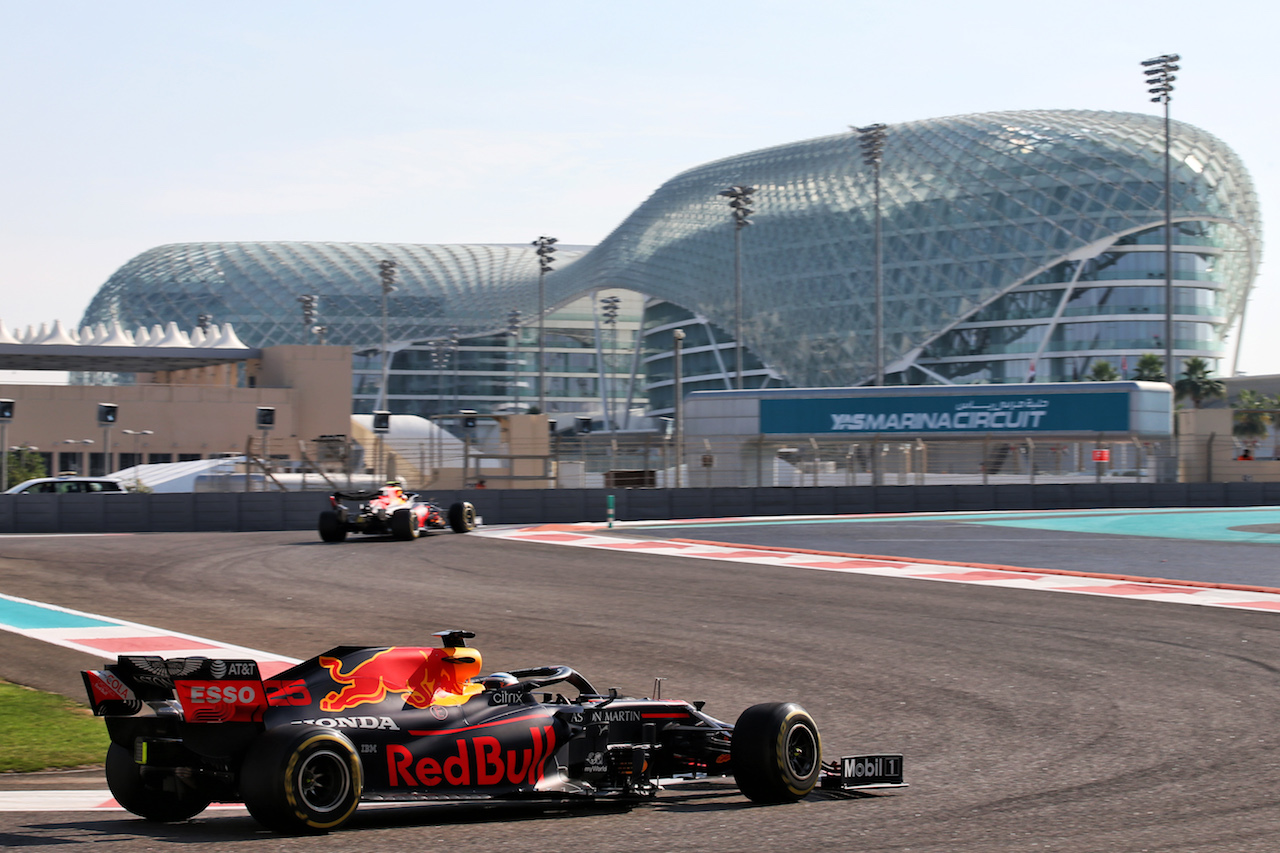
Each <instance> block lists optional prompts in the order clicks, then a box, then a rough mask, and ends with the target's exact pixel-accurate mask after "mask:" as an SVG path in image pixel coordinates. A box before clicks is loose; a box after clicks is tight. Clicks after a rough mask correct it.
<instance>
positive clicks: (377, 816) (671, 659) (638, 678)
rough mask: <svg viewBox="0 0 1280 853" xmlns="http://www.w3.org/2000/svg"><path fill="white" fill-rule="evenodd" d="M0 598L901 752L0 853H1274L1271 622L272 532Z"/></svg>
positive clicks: (133, 834)
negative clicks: (575, 793)
mask: <svg viewBox="0 0 1280 853" xmlns="http://www.w3.org/2000/svg"><path fill="white" fill-rule="evenodd" d="M773 530H774V531H776V530H777V528H774V529H773ZM997 532H998V534H999V535H1000V536H1007V535H1008V534H1007V531H1003V530H1001V531H997ZM1052 536H1053V537H1061V536H1062V534H1052ZM697 538H713V537H710V536H705V535H702V534H699V536H698V537H697ZM754 541H755V542H756V543H757V544H773V543H776V541H777V540H776V539H775V538H773V537H772V536H771V537H770V538H769V539H768V541H761V540H759V539H757V540H754ZM1144 543H1145V540H1141V541H1139V542H1138V543H1137V547H1139V548H1140V547H1142V546H1143V544H1144ZM805 547H817V546H816V545H815V544H814V543H813V542H812V540H810V542H809V544H808V545H806V546H805ZM974 547H975V549H976V548H977V546H976V545H975V546H974ZM1024 547H1025V549H1026V551H1027V553H1029V554H1031V555H1033V556H1039V553H1038V552H1037V550H1036V548H1037V546H1035V545H1034V543H1028V544H1027V545H1026V546H1024ZM1111 547H1113V548H1117V549H1119V546H1111ZM857 550H859V551H863V552H866V551H875V550H882V549H880V548H878V547H866V548H862V547H860V548H858V549H857ZM883 550H890V551H900V549H883ZM965 556H967V557H968V558H969V559H972V560H973V561H976V562H1010V560H1008V559H1007V558H1005V557H1002V556H999V555H992V554H986V555H984V556H985V558H984V559H980V560H979V559H978V556H979V555H978V554H977V553H976V552H975V553H969V554H966V555H965ZM1118 556H1119V557H1120V558H1121V559H1123V558H1124V554H1120V553H1118ZM1029 562H1039V561H1038V560H1033V561H1029ZM1100 568H1101V567H1100ZM1106 568H1108V569H1115V568H1116V567H1115V566H1111V565H1108V566H1106ZM0 590H2V591H4V592H6V593H9V594H13V595H19V596H23V597H27V598H31V599H36V600H40V601H49V602H54V603H57V604H61V605H64V606H68V607H72V608H76V609H82V610H88V611H91V612H97V613H103V614H106V615H109V616H113V617H117V618H124V619H130V620H136V621H139V622H144V623H148V624H153V625H158V626H161V627H167V628H170V629H174V630H182V631H187V632H191V633H194V634H198V635H203V636H209V637H215V638H225V639H229V640H232V641H234V642H237V643H242V644H245V645H249V646H252V647H257V648H263V649H269V650H272V651H275V652H279V653H283V654H287V655H292V656H295V657H307V656H310V655H312V654H315V653H317V652H319V651H322V650H324V649H326V648H328V647H330V646H333V645H336V644H339V643H369V644H387V643H408V644H423V643H428V642H430V641H431V638H430V634H431V633H432V632H434V631H437V630H440V629H443V628H466V629H470V630H473V631H475V632H476V633H477V635H478V636H477V638H476V640H475V641H473V642H474V644H475V645H476V647H477V648H479V649H480V650H481V651H482V652H483V653H484V655H485V668H486V669H506V668H514V667H517V666H522V665H533V664H539V663H567V664H570V665H572V666H575V667H576V668H578V669H580V670H581V671H582V672H584V673H585V674H586V675H587V676H588V677H590V678H591V679H592V680H593V681H594V682H596V683H597V684H603V685H609V686H617V687H619V688H621V689H622V690H624V691H626V692H632V693H639V694H641V695H648V694H649V693H650V692H651V690H652V684H653V679H654V678H655V677H664V678H666V679H667V680H666V681H665V682H664V685H663V692H664V695H667V696H679V697H682V698H687V699H704V700H706V701H707V707H706V710H707V711H708V712H709V713H711V714H713V715H716V716H719V717H721V718H722V719H727V720H733V719H734V718H736V716H737V714H738V713H739V712H740V711H741V710H742V709H744V708H745V707H747V706H748V705H750V704H752V703H755V702H761V701H777V700H794V701H798V702H800V703H801V704H803V705H805V706H806V707H807V708H808V709H809V710H810V712H812V713H813V715H814V716H815V717H816V718H817V720H818V723H819V725H820V726H821V728H822V735H823V742H824V751H825V752H826V754H827V756H828V757H834V756H838V755H840V754H842V753H846V754H847V753H852V752H855V751H869V752H874V751H901V752H903V753H905V754H906V756H907V765H906V768H907V777H908V781H910V782H911V785H912V787H910V788H908V789H905V790H900V791H895V792H892V793H886V794H881V795H877V796H871V797H840V796H831V795H822V794H816V795H813V796H811V797H810V798H808V799H807V800H805V801H803V802H802V803H799V804H796V805H792V806H778V807H769V808H761V807H753V806H750V805H748V804H747V802H746V801H745V800H744V799H743V798H742V797H741V796H740V795H738V794H737V792H736V791H735V790H734V789H733V788H732V785H723V784H722V785H718V786H707V787H702V788H694V789H681V790H673V791H667V792H664V793H663V794H662V795H660V796H659V798H658V799H657V800H656V801H655V802H653V803H652V804H649V805H644V806H640V807H638V808H635V809H632V810H629V811H615V810H608V809H587V810H579V811H570V812H561V811H554V810H551V811H547V810H530V809H524V810H520V811H514V812H513V811H504V810H493V809H490V810H475V809H443V810H440V809H413V810H410V811H407V812H405V811H400V812H396V813H394V814H390V815H389V814H387V813H379V812H376V811H372V810H371V811H368V812H364V811H362V812H361V813H360V814H358V815H357V818H356V820H355V821H354V822H353V824H352V825H351V827H350V828H349V829H346V830H344V831H341V832H337V833H333V834H331V835H328V836H325V837H322V838H307V839H297V838H283V837H277V836H273V835H271V834H269V833H267V832H265V831H263V830H260V829H259V828H258V826H257V824H255V823H254V822H253V821H252V820H251V819H250V818H249V817H248V816H247V815H243V814H234V813H233V814H223V813H218V812H209V813H207V815H206V816H203V817H201V818H200V819H198V820H196V821H193V822H191V823H187V824H180V825H172V826H153V825H150V824H147V823H145V822H143V821H141V820H138V819H136V818H133V817H132V816H129V815H127V814H124V813H44V812H36V813H0V846H5V847H28V846H29V847H33V848H41V849H54V850H76V849H77V848H78V846H79V845H87V844H90V843H92V844H94V845H95V846H94V848H93V849H94V851H95V853H100V852H101V851H117V850H119V851H126V850H128V851H133V850H143V849H150V850H164V849H182V850H205V849H214V848H215V847H217V848H218V849H223V848H226V847H227V846H228V845H231V846H237V845H240V846H243V844H244V843H245V842H249V843H251V844H252V845H253V846H252V848H251V849H253V850H255V851H258V850H261V851H276V850H307V851H311V850H324V851H368V850H382V849H403V850H445V849H447V850H451V851H485V853H492V851H494V850H498V849H510V848H514V847H519V848H521V849H546V850H576V849H586V850H592V851H660V850H662V851H665V850H715V851H737V850H742V851H747V850H750V851H761V850H795V851H818V850H823V851H826V850H842V851H863V850H865V851H948V853H952V851H954V853H969V852H970V851H972V853H979V851H980V852H981V853H988V851H1017V853H1025V851H1041V850H1062V851H1073V853H1078V851H1143V850H1150V851H1272V850H1274V849H1275V847H1276V843H1275V835H1276V823H1277V817H1276V816H1277V813H1278V812H1277V807H1278V806H1280V680H1278V679H1277V672H1278V671H1280V614H1272V613H1259V612H1244V611H1236V610H1231V609H1225V608H1209V607H1192V606H1186V605H1174V604H1164V603H1156V602H1143V601H1134V600H1127V599H1117V598H1101V597H1093V596H1084V595H1066V594H1051V593H1043V592H1033V591H1023V590H1013V589H997V588H985V587H981V586H973V585H958V584H943V583H933V582H925V581H911V580H900V579H893V578H880V577H872V576H864V575H846V574H833V573H827V572H808V571H796V570H788V569H783V568H777V567H766V566H752V565H742V564H729V563H717V562H711V561H704V560H685V559H679V558H670V557H661V556H654V555H651V554H644V553H634V552H628V553H609V554H602V553H601V552H599V551H590V550H579V549H572V548H564V547H558V546H554V545H541V544H534V543H516V542H503V541H492V540H486V539H482V538H479V537H475V536H456V535H445V536H437V537H433V538H430V539H426V540H420V541H417V542H394V541H389V540H360V541H350V542H348V543H346V544H342V545H322V544H320V543H319V542H318V541H316V540H315V537H314V536H312V535H310V534H305V533H304V534H298V533H279V532H273V533H243V534H165V535H159V534H157V535H139V536H113V537H99V536H84V537H70V538H46V539H35V538H32V539H16V538H14V539H10V538H2V539H0ZM93 662H94V661H93V660H89V661H86V660H85V659H84V658H83V656H80V655H76V654H73V653H71V652H66V651H62V650H59V649H57V648H54V647H50V646H42V645H40V644H37V643H34V642H32V641H28V640H24V639H22V638H18V637H16V636H15V635H10V634H7V633H3V632H0V677H6V678H10V679H13V680H17V681H20V682H23V683H28V684H32V685H34V686H40V687H47V688H53V689H64V690H68V691H69V692H72V693H75V692H77V691H78V686H79V681H78V675H77V674H76V670H78V668H79V667H81V666H82V665H85V664H86V663H93ZM55 781H56V780H55ZM13 784H17V783H16V782H14V783H13ZM32 784H35V783H32ZM0 787H4V785H3V784H0Z"/></svg>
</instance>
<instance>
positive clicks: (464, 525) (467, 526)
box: [449, 501, 476, 533]
mask: <svg viewBox="0 0 1280 853" xmlns="http://www.w3.org/2000/svg"><path fill="white" fill-rule="evenodd" d="M449 529H450V530H452V531H453V532H454V533H470V532H471V531H472V530H475V529H476V508H475V507H474V506H472V505H471V504H470V502H468V501H459V502H458V503H456V504H452V505H451V506H450V507H449Z"/></svg>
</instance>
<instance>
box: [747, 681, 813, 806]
mask: <svg viewBox="0 0 1280 853" xmlns="http://www.w3.org/2000/svg"><path fill="white" fill-rule="evenodd" d="M730 755H731V757H732V759H733V778H734V781H736V782H737V783H738V790H740V791H742V793H743V794H744V795H745V796H746V797H747V799H749V800H751V801H752V802H754V803H761V804H768V803H793V802H795V801H796V800H799V799H800V798H801V797H803V796H805V795H806V794H808V793H809V792H810V791H812V790H813V788H814V786H815V785H816V784H818V776H819V775H820V774H821V773H822V741H821V739H820V738H819V737H818V726H817V724H816V723H815V722H814V721H813V717H811V716H809V712H808V711H806V710H805V709H804V708H801V707H800V706H799V705H797V704H795V703H794V702H774V703H770V704H765V705H753V706H751V707H750V708H748V709H747V710H745V711H743V712H742V716H740V717H738V722H737V723H736V724H735V725H734V727H733V740H732V743H731V746H730Z"/></svg>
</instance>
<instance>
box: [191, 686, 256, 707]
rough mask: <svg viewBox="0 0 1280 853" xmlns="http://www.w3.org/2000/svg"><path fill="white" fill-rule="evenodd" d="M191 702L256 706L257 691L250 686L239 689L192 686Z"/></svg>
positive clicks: (232, 687) (235, 687) (233, 687)
mask: <svg viewBox="0 0 1280 853" xmlns="http://www.w3.org/2000/svg"><path fill="white" fill-rule="evenodd" d="M191 701H192V702H202V703H204V704H207V705H219V704H228V705H256V704H257V702H258V689H257V688H256V687H254V686H253V685H251V684H246V685H243V686H240V687H237V686H236V685H234V684H211V685H208V686H201V685H193V686H192V688H191Z"/></svg>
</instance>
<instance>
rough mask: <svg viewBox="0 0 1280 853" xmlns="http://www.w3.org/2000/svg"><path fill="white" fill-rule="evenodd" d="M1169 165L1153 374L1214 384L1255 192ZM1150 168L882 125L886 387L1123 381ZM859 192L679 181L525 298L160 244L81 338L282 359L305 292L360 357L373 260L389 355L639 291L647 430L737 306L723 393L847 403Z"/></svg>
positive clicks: (515, 265)
mask: <svg viewBox="0 0 1280 853" xmlns="http://www.w3.org/2000/svg"><path fill="white" fill-rule="evenodd" d="M1171 152H1172V156H1171V158H1170V160H1171V163H1172V166H1171V168H1172V188H1173V192H1172V197H1171V205H1172V217H1173V221H1174V223H1175V227H1174V229H1173V241H1172V242H1173V245H1172V259H1173V263H1172V276H1173V279H1174V284H1175V287H1174V288H1173V292H1174V299H1173V329H1174V340H1173V342H1172V345H1173V348H1174V354H1175V361H1178V360H1179V359H1183V358H1186V357H1189V356H1200V357H1203V358H1206V359H1208V360H1209V361H1210V362H1213V363H1215V364H1217V365H1218V367H1219V369H1220V370H1221V371H1222V372H1229V368H1230V364H1229V363H1223V362H1224V359H1227V357H1228V353H1227V352H1226V343H1227V340H1228V338H1229V335H1230V332H1231V331H1232V330H1233V329H1235V328H1238V325H1239V324H1240V322H1241V321H1242V317H1243V311H1244V306H1245V301H1246V297H1247V294H1248V291H1249V288H1250V287H1251V285H1252V282H1253V280H1254V277H1255V274H1256V272H1257V269H1258V265H1259V261H1260V255H1261V242H1260V227H1261V223H1260V215H1259V210H1258V201H1257V196H1256V193H1255V192H1254V189H1253V185H1252V182H1251V180H1250V178H1249V175H1248V172H1247V170H1246V169H1245V167H1244V165H1243V164H1242V163H1241V162H1240V160H1239V158H1238V157H1237V156H1236V155H1235V154H1234V152H1232V151H1231V150H1230V149H1229V148H1228V147H1227V146H1226V145H1225V144H1223V143H1222V142H1221V141H1219V140H1218V139H1217V138H1215V137H1214V136H1212V135H1211V134H1209V133H1206V132H1205V131H1203V130H1200V129H1198V128H1195V127H1193V126H1191V125H1187V124H1184V123H1181V122H1174V123H1173V125H1172V147H1171ZM1164 168H1165V154H1164V122H1163V119H1162V118H1160V117H1157V116H1154V115H1144V114H1134V113H1111V112H1088V111H1055V110H1043V111H1023V112H995V113H983V114H977V115H968V116H958V117H951V118H940V119H929V120H924V121H916V122H907V123H903V124H897V125H892V126H889V127H888V128H887V133H886V138H885V144H884V148H883V154H882V161H881V167H880V188H881V192H880V203H879V205H878V212H879V214H880V221H881V225H882V240H881V247H882V254H881V258H882V260H881V264H880V270H881V275H882V295H883V305H884V311H883V317H884V321H883V326H882V329H881V331H882V336H883V355H882V358H883V362H884V364H885V368H886V373H887V380H888V381H889V382H891V383H906V384H919V383H971V382H1025V381H1027V380H1028V379H1036V378H1038V379H1040V380H1071V379H1075V378H1082V377H1083V376H1084V375H1086V373H1087V372H1088V371H1089V370H1090V369H1091V368H1092V366H1093V365H1094V364H1095V363H1096V362H1098V361H1106V362H1108V363H1110V364H1111V365H1112V366H1113V367H1114V368H1116V369H1117V371H1121V372H1123V371H1125V370H1126V369H1128V370H1130V371H1131V370H1132V368H1133V367H1134V366H1135V365H1136V362H1137V359H1138V357H1139V356H1140V355H1142V354H1144V353H1157V354H1160V355H1162V354H1163V350H1164V347H1165V342H1164V340H1163V338H1164V328H1165V316H1166V306H1165V302H1166V300H1165V287H1164V280H1165V269H1164V258H1165V251H1164V244H1165V237H1164V230H1165V229H1164V221H1165V211H1164V204H1165V202H1164ZM731 186H750V187H753V188H754V192H753V194H752V201H753V203H752V208H753V209H754V213H753V214H752V215H751V217H750V219H751V221H752V224H751V225H750V227H745V228H742V229H740V232H739V233H737V234H736V237H737V238H738V240H737V241H735V230H736V229H735V224H734V219H733V217H732V215H731V211H730V208H729V206H728V204H727V201H728V199H727V198H725V197H724V196H722V195H721V192H722V191H723V190H725V189H726V188H728V187H731ZM874 186H875V184H874V181H873V172H872V167H871V166H870V165H869V164H868V163H867V162H866V161H865V159H864V157H863V154H862V150H861V148H860V145H859V135H858V134H854V133H845V134H839V135H834V136H829V137H823V138H820V139H812V140H805V141H802V142H796V143H792V144H788V145H782V146H777V147H774V148H769V149H764V150H761V151H754V152H750V153H747V154H742V155H738V156H735V157H730V158H727V159H724V160H718V161H716V162H713V163H709V164H706V165H703V166H699V167H697V168H695V169H691V170H689V171H687V172H684V173H682V174H680V175H677V176H676V177H674V178H673V179H672V180H670V181H668V182H667V183H666V184H664V185H663V186H662V187H660V188H659V189H658V190H657V191H656V192H655V193H654V194H653V195H652V196H651V197H650V198H649V199H648V200H647V201H646V202H644V203H643V204H642V205H641V206H640V207H639V208H637V210H636V211H635V212H634V213H632V214H631V215H630V216H629V217H628V218H627V219H626V220H625V221H624V222H623V223H622V224H621V225H620V226H619V227H618V228H617V229H615V230H614V231H613V233H611V234H610V235H609V236H608V237H607V238H606V239H605V240H604V241H603V242H602V243H601V244H600V245H599V246H596V247H595V248H592V249H590V250H583V249H582V248H581V247H579V248H578V249H576V250H563V251H562V252H561V253H560V254H559V255H558V256H557V258H556V261H557V263H556V268H555V269H554V270H553V271H552V272H550V273H548V274H547V275H546V276H545V279H544V280H543V284H544V287H545V290H544V296H543V299H542V300H539V296H538V290H539V267H538V263H537V256H536V255H535V253H534V249H533V247H532V246H527V247H523V246H522V247H512V246H426V245H423V246H418V245H402V244H396V245H390V244H388V245H383V244H310V243H307V244H303V243H261V244H186V245H181V246H165V247H160V248H158V249H153V250H151V251H149V252H146V253H144V254H143V255H140V256H139V257H138V258H135V259H134V260H133V261H130V262H129V263H128V264H126V265H125V266H124V267H122V268H121V269H120V271H119V272H117V273H116V274H115V275H113V276H112V277H111V279H110V280H109V281H108V282H107V283H106V285H104V286H103V288H102V290H101V291H100V292H99V293H98V295H97V296H96V297H95V299H94V300H93V302H92V304H91V305H90V306H89V309H88V311H87V312H86V314H85V318H84V324H86V325H88V324H97V323H100V322H106V323H108V324H109V323H110V322H112V321H119V322H120V323H121V325H123V326H125V327H132V326H151V325H154V324H156V323H160V324H164V323H167V322H169V321H171V320H176V321H178V322H179V323H181V324H189V323H191V322H193V321H194V320H195V319H196V317H197V316H198V315H199V314H201V313H208V314H212V315H213V316H214V320H215V321H216V322H232V323H234V325H235V329H236V331H237V333H238V334H239V336H240V338H241V339H242V340H243V341H245V343H247V344H248V345H250V346H265V345H270V344H275V343H301V342H303V341H306V340H308V335H309V332H308V328H307V327H306V326H304V325H303V324H302V322H301V321H300V320H299V317H300V315H299V308H298V303H297V299H298V297H300V296H303V295H306V294H316V295H318V296H319V312H320V317H321V322H322V324H323V325H324V326H326V327H327V333H326V334H327V340H328V341H330V342H333V343H345V344H352V345H354V346H356V347H373V346H377V344H378V342H379V341H380V336H381V333H382V332H381V299H382V291H381V289H380V279H379V275H378V273H379V262H380V261H383V260H388V259H389V260H394V261H396V264H397V266H396V270H397V276H398V277H397V280H396V286H397V287H398V288H399V289H398V290H396V291H395V292H393V293H391V294H390V296H389V297H388V299H389V305H390V307H389V313H390V317H391V319H390V323H389V326H390V328H389V335H390V337H391V339H392V340H396V341H413V340H422V339H426V338H431V337H440V336H443V335H445V334H447V331H448V330H449V329H450V328H452V327H458V329H460V330H461V334H462V335H464V336H466V335H471V334H475V335H481V334H488V335H493V334H501V332H502V330H503V328H504V327H505V325H506V324H507V321H508V318H509V317H510V316H511V313H512V312H513V311H519V312H521V313H520V315H519V316H520V318H521V319H520V322H521V323H522V324H524V325H525V326H526V327H528V326H532V325H536V322H537V318H536V315H537V311H538V307H539V305H540V304H542V305H544V306H545V307H546V308H547V309H548V310H552V309H556V308H559V307H562V306H566V305H568V304H570V303H571V302H572V301H573V300H574V299H580V298H582V297H584V296H585V295H589V294H592V293H594V292H596V291H598V290H600V289H602V288H620V289H625V290H630V291H634V292H637V293H642V294H645V295H647V296H648V297H649V298H650V301H649V303H648V307H647V309H646V314H645V321H644V326H645V329H644V331H645V337H644V342H643V348H642V350H640V351H639V352H637V353H636V355H637V360H636V363H637V364H638V365H642V367H641V372H644V373H646V374H647V377H648V389H649V396H650V401H651V409H653V410H656V411H659V412H660V411H662V410H665V409H668V408H669V407H670V404H671V391H672V381H673V373H674V370H673V369H672V368H673V364H672V358H671V352H672V332H673V331H674V330H675V329H677V328H682V329H685V330H686V338H685V341H684V361H683V362H682V367H683V379H684V383H685V390H697V389H703V388H725V387H731V386H732V383H733V378H734V377H733V374H734V373H735V372H736V366H735V361H736V353H735V341H734V340H732V338H731V333H732V331H733V330H734V329H735V326H736V319H737V316H738V314H737V310H736V307H735V306H736V299H737V298H738V297H740V298H741V304H742V319H743V323H742V340H741V344H742V345H743V346H744V347H745V350H746V357H745V358H744V367H745V370H744V385H746V386H747V387H760V386H763V385H768V384H773V385H777V384H785V385H791V386H810V387H822V386H848V385H859V384H866V383H868V382H870V381H872V380H873V379H874V377H875V372H876V361H877V360H876V353H875V346H874V341H875V339H876V331H877V330H876V323H875V310H874V306H875V290H876V288H875V273H876V261H875V258H876V251H875V248H876V241H875V238H874V234H875V228H874V224H875V220H876V213H877V204H876V202H875V192H874ZM736 244H738V245H740V250H739V249H736V248H735V245H736ZM735 261H737V262H738V265H737V273H736V274H735ZM597 327H598V324H597ZM401 346H403V345H401ZM1178 369H1180V368H1179V367H1178V366H1177V365H1175V371H1174V372H1175V373H1176V372H1177V370H1178ZM534 396H536V391H535V392H534ZM393 408H394V406H393Z"/></svg>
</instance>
